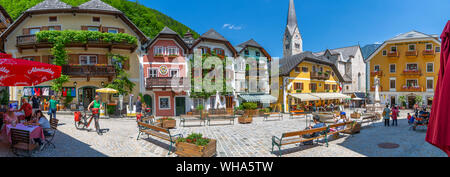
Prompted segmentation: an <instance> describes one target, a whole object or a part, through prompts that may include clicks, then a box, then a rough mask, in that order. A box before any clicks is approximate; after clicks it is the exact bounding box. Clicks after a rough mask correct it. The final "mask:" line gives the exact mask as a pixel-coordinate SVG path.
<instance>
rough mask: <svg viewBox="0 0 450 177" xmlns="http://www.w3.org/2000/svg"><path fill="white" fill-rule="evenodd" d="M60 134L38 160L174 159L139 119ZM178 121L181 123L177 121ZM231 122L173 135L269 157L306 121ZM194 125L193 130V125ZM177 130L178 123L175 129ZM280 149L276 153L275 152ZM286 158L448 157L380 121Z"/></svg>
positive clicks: (294, 149)
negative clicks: (198, 136)
mask: <svg viewBox="0 0 450 177" xmlns="http://www.w3.org/2000/svg"><path fill="white" fill-rule="evenodd" d="M58 119H60V126H59V132H58V134H57V135H56V137H55V140H54V142H55V145H56V147H57V148H56V149H52V148H48V149H45V150H43V151H36V152H35V153H34V154H33V156H35V157H176V155H174V154H171V155H168V149H169V144H168V143H167V142H166V141H162V140H160V139H158V138H152V137H150V138H147V136H146V135H144V136H141V138H140V139H139V140H136V137H137V135H138V131H137V130H138V128H137V125H136V121H135V119H132V118H124V119H102V120H100V121H101V122H100V125H101V127H102V129H107V130H109V131H108V132H106V133H105V134H104V135H103V136H98V135H97V134H96V133H95V132H87V131H80V130H77V129H76V128H75V126H74V123H73V116H70V115H58ZM177 122H178V123H179V119H177ZM227 123H229V122H228V121H223V122H213V123H212V125H211V126H198V123H197V122H192V123H187V124H186V127H177V128H176V129H173V130H171V131H172V133H175V134H178V133H181V134H183V135H184V136H187V135H188V134H189V133H202V134H203V135H204V136H206V137H208V138H214V139H216V140H217V142H218V144H217V156H218V157H276V155H274V154H272V153H271V139H272V136H278V137H279V136H281V134H282V133H285V132H290V131H298V130H303V129H304V128H305V127H306V122H305V120H304V119H289V117H288V116H287V115H285V117H284V120H282V121H263V118H255V119H254V122H253V123H252V124H245V125H244V124H238V123H237V121H236V124H235V125H222V124H227ZM191 124H192V126H189V125H191ZM177 126H178V125H177ZM380 143H396V144H399V145H400V147H399V148H397V149H381V148H379V147H378V144H380ZM277 152H278V151H277V149H276V150H275V153H277ZM282 154H283V157H445V153H443V152H441V151H440V150H439V149H437V148H435V147H434V146H432V145H430V144H428V143H427V142H425V131H420V130H419V131H417V132H415V131H411V130H409V127H408V123H407V121H406V119H400V120H399V126H398V127H383V126H382V123H381V122H378V123H375V124H374V125H373V126H366V124H364V127H363V129H362V130H361V133H359V134H355V135H354V136H349V135H341V136H340V138H338V139H335V140H333V139H332V138H330V143H329V147H328V148H327V147H326V146H325V145H321V144H320V143H319V145H312V146H303V145H302V146H298V145H289V146H283V147H282ZM0 156H1V157H14V154H12V153H11V151H10V150H9V148H8V145H7V143H5V140H2V141H1V142H0Z"/></svg>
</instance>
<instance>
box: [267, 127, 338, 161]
mask: <svg viewBox="0 0 450 177" xmlns="http://www.w3.org/2000/svg"><path fill="white" fill-rule="evenodd" d="M328 130H329V127H322V128H316V129H311V130H303V131H297V132H288V133H283V135H282V136H281V138H278V137H276V136H273V137H272V153H273V147H274V146H277V147H278V152H279V154H278V155H279V156H280V157H281V146H284V145H290V144H297V143H303V142H307V141H314V140H319V139H321V138H324V140H325V143H326V146H327V147H328V139H327V137H328V136H327V132H328ZM313 133H319V135H318V136H316V137H312V138H303V135H310V134H313ZM317 142H318V141H317Z"/></svg>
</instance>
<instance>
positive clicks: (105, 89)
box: [95, 88, 119, 94]
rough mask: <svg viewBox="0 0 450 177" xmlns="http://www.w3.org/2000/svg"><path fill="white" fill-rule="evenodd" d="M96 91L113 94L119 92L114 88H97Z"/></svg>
mask: <svg viewBox="0 0 450 177" xmlns="http://www.w3.org/2000/svg"><path fill="white" fill-rule="evenodd" d="M95 92H97V93H112V94H116V93H119V91H117V90H115V89H112V88H102V89H97V90H96V91H95Z"/></svg>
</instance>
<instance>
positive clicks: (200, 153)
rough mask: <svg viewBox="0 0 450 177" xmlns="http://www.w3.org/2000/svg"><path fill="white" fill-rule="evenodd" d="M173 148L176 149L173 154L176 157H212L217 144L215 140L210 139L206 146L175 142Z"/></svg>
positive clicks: (215, 152)
mask: <svg viewBox="0 0 450 177" xmlns="http://www.w3.org/2000/svg"><path fill="white" fill-rule="evenodd" d="M175 146H176V148H177V150H176V151H175V154H177V155H178V157H213V156H215V155H216V154H217V151H216V148H217V142H216V140H215V139H211V141H210V142H209V144H208V145H206V146H197V145H195V144H191V143H186V142H177V143H176V145H175Z"/></svg>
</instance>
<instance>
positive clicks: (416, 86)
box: [401, 85, 423, 92]
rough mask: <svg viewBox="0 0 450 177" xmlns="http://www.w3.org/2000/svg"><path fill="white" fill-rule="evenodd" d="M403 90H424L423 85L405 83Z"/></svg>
mask: <svg viewBox="0 0 450 177" xmlns="http://www.w3.org/2000/svg"><path fill="white" fill-rule="evenodd" d="M401 91H402V92H422V91H423V87H422V86H419V85H409V86H408V85H403V87H402V89H401Z"/></svg>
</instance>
